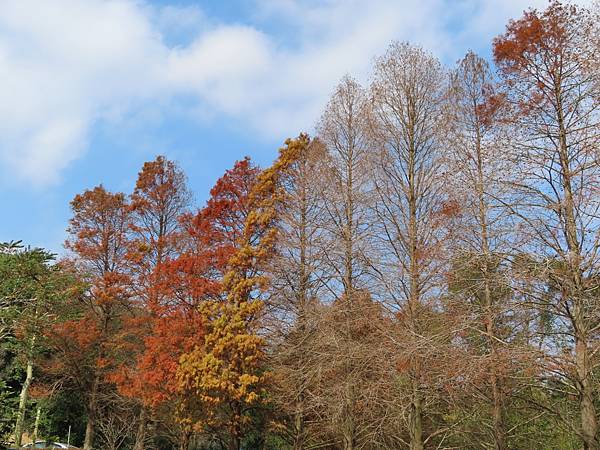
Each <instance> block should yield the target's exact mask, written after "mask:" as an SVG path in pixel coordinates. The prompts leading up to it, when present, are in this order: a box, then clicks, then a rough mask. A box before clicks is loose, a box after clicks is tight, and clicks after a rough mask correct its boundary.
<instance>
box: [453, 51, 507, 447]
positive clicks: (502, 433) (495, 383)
mask: <svg viewBox="0 0 600 450" xmlns="http://www.w3.org/2000/svg"><path fill="white" fill-rule="evenodd" d="M446 106H447V107H446V118H447V121H446V125H447V129H446V132H445V139H446V142H447V143H448V149H449V152H448V153H447V155H446V156H447V158H446V164H447V167H448V174H449V176H448V177H447V185H448V187H449V188H450V192H451V194H450V195H451V196H452V198H453V201H454V202H457V204H458V205H460V215H461V220H460V221H458V223H459V224H460V226H459V228H458V230H456V232H455V233H454V236H455V241H456V248H455V249H453V256H452V258H453V268H452V276H451V279H452V281H451V283H450V290H451V292H450V293H451V295H452V296H453V297H455V298H457V299H458V300H459V301H460V302H461V305H460V306H458V308H460V309H462V314H463V315H464V317H465V324H464V327H465V329H466V330H468V333H467V335H468V336H470V339H469V342H470V344H471V345H470V348H471V349H472V350H473V351H474V352H476V354H475V355H473V356H474V357H475V360H482V361H481V363H482V364H483V366H484V367H480V366H481V365H482V364H473V363H474V361H475V360H474V359H468V361H470V363H471V365H472V366H471V367H470V368H465V369H466V371H469V370H473V369H475V367H477V368H478V369H479V368H480V369H482V370H483V371H484V373H486V374H487V378H488V380H487V383H485V384H486V387H487V389H486V387H484V388H483V389H484V392H483V396H484V398H485V399H486V400H488V399H489V402H490V403H491V406H492V408H491V419H492V420H491V425H490V428H491V430H492V436H491V441H492V443H493V447H494V448H495V449H496V450H503V449H506V448H508V443H507V430H508V426H507V424H506V399H505V390H506V386H505V384H507V381H508V380H506V379H505V377H506V366H507V364H506V361H504V359H505V358H506V357H507V354H508V353H509V350H510V349H511V347H510V342H509V341H510V337H511V336H514V334H515V332H516V331H515V330H516V326H515V324H514V323H510V324H509V323H508V322H509V320H510V317H511V316H512V312H511V307H512V305H511V303H512V302H511V291H510V286H509V284H508V282H507V275H506V274H507V271H508V258H507V256H508V253H509V252H508V250H509V245H510V244H511V242H510V240H509V238H510V230H511V229H512V224H511V221H510V215H509V210H508V208H506V207H505V206H504V205H503V201H505V200H506V197H507V195H508V192H507V188H506V186H507V183H506V181H507V179H508V178H511V170H510V165H509V161H508V158H507V157H506V156H507V152H506V150H505V148H504V147H505V146H506V145H507V139H506V136H505V135H504V133H503V131H504V128H505V127H502V126H501V123H502V122H501V120H500V119H501V118H502V116H501V113H502V108H503V98H502V96H500V95H499V93H498V92H497V89H496V87H495V82H494V78H493V76H492V74H491V72H490V69H489V66H488V64H487V62H486V61H485V60H484V59H482V58H480V57H479V56H477V55H476V54H474V53H472V52H469V53H467V55H466V56H465V57H464V58H463V59H462V60H460V61H459V62H458V65H457V67H456V68H455V69H454V70H453V71H452V72H451V74H450V85H449V89H448V94H447V103H446ZM486 391H487V392H486ZM488 393H489V394H488Z"/></svg>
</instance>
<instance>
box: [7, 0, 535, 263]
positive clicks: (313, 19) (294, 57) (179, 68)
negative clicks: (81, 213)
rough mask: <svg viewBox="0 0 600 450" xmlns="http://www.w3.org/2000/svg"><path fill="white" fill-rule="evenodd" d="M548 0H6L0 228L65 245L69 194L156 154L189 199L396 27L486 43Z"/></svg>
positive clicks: (418, 38)
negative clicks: (181, 180) (177, 174)
mask: <svg viewBox="0 0 600 450" xmlns="http://www.w3.org/2000/svg"><path fill="white" fill-rule="evenodd" d="M545 3H546V2H545V0H531V1H522V0H362V1H359V0H320V1H317V0H244V1H242V0H235V1H233V0H221V1H217V0H215V1H208V0H204V1H201V0H154V1H151V0H145V1H144V0H48V1H43V2H41V1H39V0H2V1H1V2H0V199H1V200H2V206H3V208H2V209H3V214H2V220H0V241H4V240H16V239H22V240H23V241H24V242H26V243H27V244H31V245H33V246H43V247H46V248H49V249H50V250H52V251H55V252H59V253H60V252H61V251H62V242H63V240H64V238H65V228H66V225H67V221H68V218H69V205H68V203H69V201H70V199H71V198H73V196H74V195H75V194H77V193H79V192H81V191H83V190H84V189H86V188H91V187H93V186H95V185H97V184H100V183H102V184H104V185H105V186H106V187H107V188H109V189H112V190H122V191H125V192H128V191H130V190H131V188H132V186H133V184H134V182H135V178H136V175H137V172H138V170H139V168H140V167H141V165H142V163H143V162H144V161H147V160H150V159H153V158H154V157H155V156H156V155H157V154H164V155H166V156H167V157H169V158H172V159H175V160H177V161H178V162H179V163H180V164H181V166H182V167H183V168H184V170H185V171H186V173H187V175H188V177H189V181H190V185H191V187H192V189H193V191H194V193H195V197H196V201H197V203H198V205H201V204H202V202H203V201H204V200H205V199H206V195H207V193H208V190H209V189H210V187H211V186H212V185H213V183H214V182H215V180H216V179H217V178H218V177H219V176H220V175H221V174H222V173H223V171H224V170H225V169H227V168H229V167H230V166H231V165H232V164H233V162H234V161H235V160H236V159H239V158H241V157H243V156H244V155H250V156H251V157H252V158H253V159H254V160H255V161H257V162H259V163H260V164H264V165H266V164H268V163H269V162H270V161H271V160H272V159H273V158H274V157H275V155H276V152H277V148H278V147H279V145H280V144H281V142H282V141H283V140H284V139H285V137H287V136H292V135H297V134H298V133H299V132H300V131H303V130H305V131H309V132H310V131H311V130H312V128H313V126H314V124H315V122H316V121H317V120H318V117H319V114H320V111H321V110H322V108H323V106H324V105H325V103H326V102H327V98H328V96H329V94H330V93H331V92H332V91H333V89H334V87H335V85H336V82H337V81H338V80H339V79H340V78H341V77H342V76H343V75H344V74H346V73H350V74H352V75H354V76H355V77H357V78H358V79H359V80H360V81H361V82H364V83H368V81H369V68H370V66H371V64H372V60H373V58H374V57H376V56H377V55H379V54H381V53H383V51H384V50H385V48H386V47H387V45H388V44H389V43H390V42H391V41H392V40H409V41H411V42H413V43H416V44H419V45H422V46H423V47H425V48H426V49H428V50H430V51H431V52H432V53H434V54H435V55H437V56H438V57H439V58H440V59H441V60H442V61H443V62H444V63H446V64H452V63H453V62H454V61H456V60H457V59H458V58H460V57H461V56H462V55H463V54H464V53H465V52H466V51H467V50H468V49H473V50H475V51H477V52H480V53H481V54H484V55H488V54H489V48H490V40H491V38H492V37H493V36H495V35H497V34H498V33H500V32H502V30H503V29H504V26H505V24H506V21H507V20H508V18H510V17H518V16H519V15H520V13H521V12H522V10H523V9H525V8H526V7H528V6H543V5H544V4H545Z"/></svg>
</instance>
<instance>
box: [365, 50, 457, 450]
mask: <svg viewBox="0 0 600 450" xmlns="http://www.w3.org/2000/svg"><path fill="white" fill-rule="evenodd" d="M445 83H446V79H445V74H444V72H443V70H442V67H441V64H440V63H439V61H437V60H436V59H435V58H434V57H433V56H431V55H430V54H428V53H427V52H425V51H424V50H422V49H421V48H418V47H413V46H411V45H409V44H405V43H402V44H401V43H394V44H392V45H391V46H390V47H389V49H388V51H387V52H386V54H385V55H384V56H383V57H381V58H380V59H379V60H377V62H376V66H375V76H374V82H373V85H372V96H373V133H374V136H373V138H374V140H375V141H376V142H377V145H378V147H379V148H380V151H379V154H378V160H377V162H376V164H375V165H374V171H373V174H374V175H373V177H374V185H375V188H374V189H375V192H376V194H377V201H376V202H374V203H373V210H374V214H375V216H376V223H377V224H378V230H377V242H378V247H379V248H380V253H381V255H380V257H379V258H378V264H377V265H376V267H377V273H378V274H379V282H380V284H381V285H382V286H383V287H384V289H385V294H386V296H387V298H388V299H389V301H390V302H391V303H390V305H391V306H392V307H394V308H396V310H397V311H398V313H399V314H398V318H399V324H398V325H399V326H400V327H401V328H403V329H404V330H405V331H406V342H404V345H406V346H407V347H405V348H404V349H403V350H402V353H404V354H405V355H408V356H407V358H408V365H409V370H408V371H407V372H406V373H407V375H408V377H409V384H410V394H409V399H410V400H409V401H410V412H409V420H408V422H409V423H408V430H409V434H410V448H411V450H422V449H423V448H424V445H425V442H427V440H428V439H429V436H427V435H424V425H423V421H424V419H425V418H426V415H427V412H426V411H425V405H426V400H425V392H426V391H427V387H428V385H430V384H431V382H432V381H431V379H430V380H428V381H426V379H427V378H428V376H429V375H431V374H432V371H431V370H428V369H426V365H427V362H426V361H427V354H428V353H429V352H430V351H431V350H435V351H438V350H439V349H437V348H435V347H436V345H437V344H440V342H439V341H438V342H436V338H435V337H434V336H432V335H430V336H427V332H428V327H429V323H428V322H429V321H431V320H433V317H432V313H433V310H434V309H435V303H436V301H439V295H437V294H438V290H439V287H440V276H441V274H442V272H441V268H440V258H439V252H440V248H441V243H442V237H443V235H442V234H441V233H440V230H441V227H440V219H443V216H444V215H451V214H452V212H453V210H452V207H450V208H448V207H446V205H445V195H444V194H443V191H442V187H443V178H442V175H443V170H444V166H443V165H442V159H441V152H440V130H441V128H440V116H441V113H442V100H443V89H444V85H445ZM426 336H427V337H426ZM399 350H400V349H399Z"/></svg>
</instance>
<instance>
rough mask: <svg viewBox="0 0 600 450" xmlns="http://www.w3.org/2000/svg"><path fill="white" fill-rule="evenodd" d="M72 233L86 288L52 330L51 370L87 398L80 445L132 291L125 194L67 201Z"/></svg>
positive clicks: (90, 437)
mask: <svg viewBox="0 0 600 450" xmlns="http://www.w3.org/2000/svg"><path fill="white" fill-rule="evenodd" d="M71 210H72V212H73V216H72V218H71V220H70V221H69V228H68V230H67V231H68V233H69V235H70V237H69V238H68V239H67V241H66V242H65V247H66V248H67V249H68V250H71V252H72V256H73V257H72V261H71V263H72V264H73V267H74V268H75V270H76V271H77V272H78V273H79V276H80V277H81V278H82V279H83V280H84V281H85V282H86V283H87V285H88V289H87V291H86V293H85V295H84V296H82V297H81V299H79V301H80V303H79V304H77V305H73V311H74V313H72V318H70V319H69V320H66V321H64V322H63V323H62V324H60V325H59V326H57V327H56V328H55V329H54V333H53V335H52V345H53V347H54V349H55V357H54V360H53V362H52V369H53V370H54V372H55V373H56V374H57V375H59V376H60V377H61V378H62V379H63V380H64V381H69V382H70V383H71V384H73V385H74V386H76V388H77V389H78V390H79V391H80V392H82V393H83V395H84V397H85V399H86V414H87V427H86V434H85V442H84V448H85V449H86V450H87V449H91V448H92V447H93V442H94V432H95V421H96V417H97V412H98V395H99V393H100V391H101V389H102V388H103V386H104V384H105V383H104V382H105V376H106V373H107V371H108V369H109V361H110V360H111V358H110V351H111V350H110V347H111V346H110V342H111V340H112V339H113V336H114V335H115V334H116V333H117V332H118V330H119V328H120V320H119V319H120V318H121V317H122V315H123V313H124V311H125V309H126V306H127V303H128V301H129V296H130V275H129V268H128V261H127V258H126V256H127V252H128V249H129V241H128V232H129V225H130V213H129V208H128V204H127V200H126V198H125V195H123V194H121V193H111V192H108V191H107V190H106V189H104V187H102V186H98V187H96V188H94V189H92V190H88V191H85V192H84V193H83V194H79V195H77V196H75V198H74V199H73V201H72V202H71Z"/></svg>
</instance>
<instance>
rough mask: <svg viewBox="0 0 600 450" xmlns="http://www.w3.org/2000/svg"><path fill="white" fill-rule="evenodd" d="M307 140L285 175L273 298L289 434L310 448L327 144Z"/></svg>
mask: <svg viewBox="0 0 600 450" xmlns="http://www.w3.org/2000/svg"><path fill="white" fill-rule="evenodd" d="M306 142H307V145H306V147H305V150H304V152H303V154H302V155H301V156H300V158H298V160H297V161H296V162H295V163H294V165H293V167H292V168H291V170H290V171H289V173H288V174H287V175H286V177H285V179H284V180H282V184H283V186H284V189H285V195H286V201H285V208H284V209H283V210H282V211H281V215H280V231H279V235H278V245H277V254H276V255H275V256H274V258H273V259H272V261H271V262H270V270H269V272H270V277H271V279H272V283H271V288H270V299H269V301H268V302H267V304H268V306H269V310H270V311H269V312H270V316H271V317H270V318H269V320H268V327H269V331H270V332H271V340H272V342H273V344H274V352H273V355H274V357H273V359H272V361H271V366H272V368H273V371H274V373H275V375H276V376H275V380H276V383H275V386H274V388H275V393H276V395H275V399H276V402H277V404H278V406H279V409H280V411H281V412H283V413H284V414H285V415H286V416H287V417H288V420H289V422H290V424H289V426H288V427H287V433H286V434H287V436H288V437H289V440H290V442H291V443H292V445H293V447H294V449H301V448H304V446H305V443H306V441H307V439H308V438H309V435H310V433H311V431H310V430H309V429H308V428H309V427H308V426H307V421H309V420H310V416H311V411H310V409H311V408H310V406H309V404H308V402H307V401H306V388H307V385H308V384H309V380H308V376H307V375H308V371H307V370H306V365H307V359H306V355H307V348H306V344H307V343H308V342H307V341H308V339H309V335H310V333H311V330H310V327H311V324H310V323H309V322H308V317H307V314H308V310H309V309H310V307H311V304H313V303H314V300H315V299H316V298H318V296H319V291H320V290H322V288H323V285H324V283H325V279H326V277H327V275H326V274H325V272H324V270H323V268H324V264H323V259H324V257H323V252H324V251H325V245H324V243H323V229H322V216H323V213H324V208H323V201H322V195H321V194H322V186H323V183H322V181H323V176H324V171H323V166H324V161H325V157H326V155H325V148H324V146H323V144H322V143H321V142H320V141H318V140H313V141H309V140H308V139H307V141H306Z"/></svg>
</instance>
